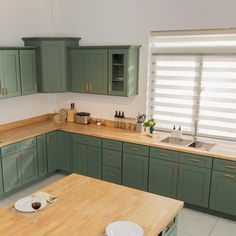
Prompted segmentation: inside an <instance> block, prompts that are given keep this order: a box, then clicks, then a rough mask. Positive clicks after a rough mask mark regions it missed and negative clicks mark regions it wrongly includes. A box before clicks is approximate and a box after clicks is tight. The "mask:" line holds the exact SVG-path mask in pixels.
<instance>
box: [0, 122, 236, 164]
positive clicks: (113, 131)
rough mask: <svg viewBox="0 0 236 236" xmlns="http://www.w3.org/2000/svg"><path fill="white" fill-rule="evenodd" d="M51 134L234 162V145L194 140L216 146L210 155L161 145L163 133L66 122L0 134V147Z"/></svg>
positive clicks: (45, 124)
mask: <svg viewBox="0 0 236 236" xmlns="http://www.w3.org/2000/svg"><path fill="white" fill-rule="evenodd" d="M55 130H61V131H67V132H71V133H78V134H84V135H91V136H95V137H100V138H107V139H114V140H118V141H124V142H131V143H136V144H141V145H147V146H151V147H158V148H165V149H170V150H175V151H180V152H188V153H193V154H198V155H205V156H209V157H214V158H220V159H226V160H233V161H236V144H235V142H229V141H222V140H216V139H215V140H213V139H206V138H205V139H203V138H199V139H198V140H203V141H204V140H205V141H207V142H212V143H216V145H215V146H214V147H213V148H212V149H211V150H210V151H203V150H197V149H194V148H189V147H183V146H178V145H172V144H165V143H161V142H160V141H161V140H162V139H164V138H166V137H167V136H170V134H169V133H167V132H158V136H157V137H156V138H150V137H148V136H147V135H146V134H145V133H137V132H132V131H127V130H124V129H117V128H112V127H105V126H96V125H79V124H76V123H69V122H67V123H62V124H59V125H56V124H55V123H53V122H52V121H51V120H46V121H42V122H37V123H34V124H30V125H25V126H22V127H19V128H15V129H11V130H9V131H2V132H0V147H3V146H6V145H8V144H11V143H15V142H18V141H22V140H24V139H27V138H31V137H35V136H37V135H40V134H44V133H48V132H51V131H55ZM186 138H189V139H191V137H189V136H186Z"/></svg>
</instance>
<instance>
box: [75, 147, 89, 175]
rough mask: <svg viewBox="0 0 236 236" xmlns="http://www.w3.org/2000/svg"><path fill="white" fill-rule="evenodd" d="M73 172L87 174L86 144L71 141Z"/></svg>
mask: <svg viewBox="0 0 236 236" xmlns="http://www.w3.org/2000/svg"><path fill="white" fill-rule="evenodd" d="M72 170H73V172H75V173H78V174H81V175H86V174H87V146H86V144H81V143H73V168H72Z"/></svg>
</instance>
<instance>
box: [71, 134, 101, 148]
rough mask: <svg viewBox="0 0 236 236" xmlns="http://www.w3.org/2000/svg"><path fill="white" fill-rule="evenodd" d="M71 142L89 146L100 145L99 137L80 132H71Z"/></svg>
mask: <svg viewBox="0 0 236 236" xmlns="http://www.w3.org/2000/svg"><path fill="white" fill-rule="evenodd" d="M73 142H74V143H82V144H87V145H91V146H97V147H101V145H102V140H101V139H100V138H96V137H91V136H86V135H80V134H73Z"/></svg>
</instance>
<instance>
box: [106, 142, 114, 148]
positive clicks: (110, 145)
mask: <svg viewBox="0 0 236 236" xmlns="http://www.w3.org/2000/svg"><path fill="white" fill-rule="evenodd" d="M107 146H109V147H115V146H116V145H115V144H112V143H108V144H107Z"/></svg>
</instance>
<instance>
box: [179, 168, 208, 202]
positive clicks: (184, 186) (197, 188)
mask: <svg viewBox="0 0 236 236" xmlns="http://www.w3.org/2000/svg"><path fill="white" fill-rule="evenodd" d="M210 181H211V170H210V169H206V168H201V167H198V166H189V165H184V164H180V165H179V178H178V190H177V198H178V199H180V200H183V201H184V202H186V203H190V204H193V205H197V206H201V207H208V202H209V192H210Z"/></svg>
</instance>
